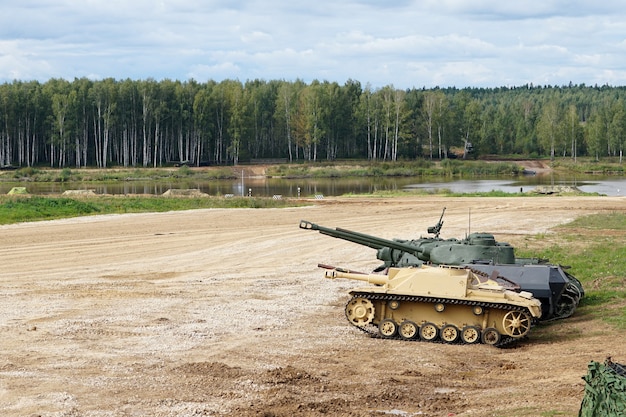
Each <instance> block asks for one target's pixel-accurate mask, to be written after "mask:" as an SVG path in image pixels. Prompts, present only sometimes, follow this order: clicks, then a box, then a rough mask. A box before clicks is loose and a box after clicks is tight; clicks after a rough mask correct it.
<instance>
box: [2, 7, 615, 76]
mask: <svg viewBox="0 0 626 417" xmlns="http://www.w3.org/2000/svg"><path fill="white" fill-rule="evenodd" d="M616 1H617V0H609V1H607V2H604V3H602V4H601V5H593V6H590V5H587V4H586V3H587V2H584V1H580V0H579V1H577V2H574V3H572V2H566V1H565V0H552V1H549V0H548V1H546V0H530V1H527V2H503V1H496V0H478V1H473V2H467V1H465V0H438V1H434V0H429V1H418V0H402V1H394V2H392V4H391V5H389V2H386V1H383V0H346V1H344V2H330V1H328V0H317V1H316V2H284V1H278V0H265V1H263V2H261V1H260V0H253V1H243V0H238V1H231V0H211V1H202V0H188V1H183V0H161V1H158V2H154V1H149V0H135V1H133V2H127V1H125V0H124V1H122V0H108V1H105V0H81V1H76V0H74V1H72V0H65V1H53V0H47V1H46V0H38V1H35V0H22V1H21V2H15V4H13V5H7V6H3V13H2V15H0V82H1V81H11V80H12V79H15V78H19V79H33V78H35V79H39V80H46V79H48V78H50V77H64V78H67V79H73V78H74V77H82V76H89V75H92V76H93V75H94V74H98V76H100V77H114V78H119V79H121V78H133V79H145V78H149V77H152V78H156V79H161V78H172V79H187V78H192V77H193V78H195V79H197V80H199V81H203V80H206V79H214V80H217V81H219V80H221V79H224V78H239V79H241V80H246V79H254V78H264V79H288V80H289V79H296V78H300V79H303V80H305V81H311V80H313V79H327V80H330V81H337V82H340V83H341V82H343V81H345V80H347V79H354V80H358V81H361V82H362V83H363V84H365V83H367V82H371V83H372V85H373V86H375V87H376V86H383V85H386V84H393V85H395V86H397V87H406V88H408V87H412V86H419V87H421V86H426V87H431V86H436V85H439V86H458V87H463V86H500V85H522V84H525V83H527V82H529V83H530V82H532V83H534V84H556V85H560V84H567V83H569V81H572V82H574V83H586V84H593V83H598V84H604V83H607V82H608V83H611V84H612V85H624V84H626V78H625V76H624V73H625V70H626V63H625V62H624V60H623V58H622V56H623V53H624V49H626V45H625V39H626V29H625V28H624V25H623V23H622V22H623V16H621V15H619V13H618V12H619V11H621V7H616V6H617V3H616ZM5 11H6V12H5ZM603 78H606V79H605V80H603Z"/></svg>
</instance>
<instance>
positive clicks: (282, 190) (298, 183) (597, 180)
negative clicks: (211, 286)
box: [0, 175, 626, 197]
mask: <svg viewBox="0 0 626 417" xmlns="http://www.w3.org/2000/svg"><path fill="white" fill-rule="evenodd" d="M539 185H569V186H576V187H578V188H579V189H580V190H581V191H584V192H588V193H599V194H602V195H607V196H626V177H616V176H612V177H601V176H587V177H555V176H551V175H537V176H520V177H515V178H484V179H480V178H477V179H453V180H448V179H445V178H441V179H433V178H428V179H424V178H423V177H398V178H390V177H384V178H320V179H312V178H306V179H282V178H243V179H238V180H212V181H192V180H179V181H171V182H166V181H128V182H115V183H110V184H103V183H98V184H93V183H76V182H70V183H23V182H22V183H0V194H6V193H7V192H9V191H10V190H11V188H13V187H26V189H27V191H28V192H29V193H30V194H37V195H43V194H61V193H63V192H64V191H66V190H93V191H94V192H95V193H96V194H115V195H120V194H121V195H125V194H154V195H159V194H163V193H164V192H166V191H167V190H170V189H198V190H200V191H202V192H204V193H207V194H209V195H215V196H217V195H225V194H233V195H235V196H247V195H251V196H253V197H272V196H275V195H280V196H284V197H313V196H339V195H344V194H350V193H352V194H365V193H372V192H375V191H381V190H403V189H409V190H410V189H421V190H429V191H436V190H443V189H446V190H450V191H453V192H464V193H472V192H489V191H503V192H507V193H517V192H520V190H521V191H524V192H528V191H531V190H533V189H534V188H536V187H537V186H539Z"/></svg>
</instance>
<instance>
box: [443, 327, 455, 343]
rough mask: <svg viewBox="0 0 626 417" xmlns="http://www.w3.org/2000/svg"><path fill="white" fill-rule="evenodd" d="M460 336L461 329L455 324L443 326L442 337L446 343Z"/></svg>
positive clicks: (452, 341)
mask: <svg viewBox="0 0 626 417" xmlns="http://www.w3.org/2000/svg"><path fill="white" fill-rule="evenodd" d="M458 338H459V329H458V328H457V327H456V326H455V325H454V324H446V325H445V326H443V327H442V328H441V339H442V340H443V341H444V342H446V343H454V342H456V341H457V339H458Z"/></svg>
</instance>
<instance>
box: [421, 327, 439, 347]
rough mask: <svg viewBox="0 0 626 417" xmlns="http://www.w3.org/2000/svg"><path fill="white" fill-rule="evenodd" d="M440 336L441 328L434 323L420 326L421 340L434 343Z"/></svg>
mask: <svg viewBox="0 0 626 417" xmlns="http://www.w3.org/2000/svg"><path fill="white" fill-rule="evenodd" d="M438 335H439V328H437V325H435V324H434V323H424V324H422V325H421V326H420V338H422V339H423V340H427V341H429V342H430V341H432V340H435V339H436V338H437V336H438Z"/></svg>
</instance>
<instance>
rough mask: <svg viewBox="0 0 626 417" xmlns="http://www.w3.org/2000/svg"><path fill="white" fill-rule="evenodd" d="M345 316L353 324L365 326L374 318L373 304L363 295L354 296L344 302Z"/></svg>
mask: <svg viewBox="0 0 626 417" xmlns="http://www.w3.org/2000/svg"><path fill="white" fill-rule="evenodd" d="M346 317H347V318H348V321H350V323H352V324H354V325H355V326H359V327H362V326H365V325H367V324H370V323H371V322H372V320H373V319H374V305H373V304H372V302H371V301H370V300H368V299H367V298H363V297H355V298H353V299H352V300H350V301H348V304H346Z"/></svg>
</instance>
